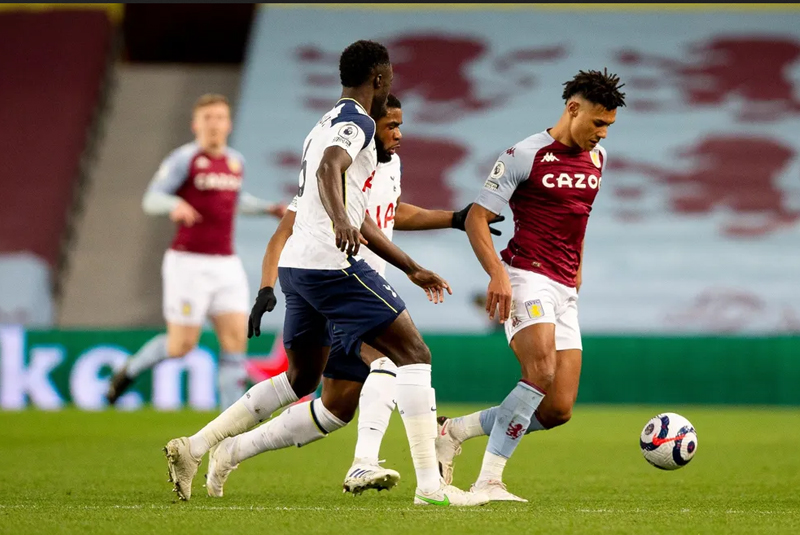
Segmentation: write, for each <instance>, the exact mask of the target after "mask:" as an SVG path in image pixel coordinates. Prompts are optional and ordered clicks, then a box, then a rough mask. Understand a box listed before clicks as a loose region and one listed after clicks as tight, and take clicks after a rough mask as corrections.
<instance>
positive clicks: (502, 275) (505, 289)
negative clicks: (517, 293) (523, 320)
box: [486, 271, 511, 323]
mask: <svg viewBox="0 0 800 535" xmlns="http://www.w3.org/2000/svg"><path fill="white" fill-rule="evenodd" d="M486 312H488V313H489V319H491V320H493V319H494V315H495V312H497V319H498V320H499V321H500V323H505V322H506V320H507V319H508V318H509V316H511V281H509V280H508V274H507V273H506V272H505V271H502V272H499V273H498V274H497V275H496V276H494V277H492V280H490V281H489V289H488V290H486Z"/></svg>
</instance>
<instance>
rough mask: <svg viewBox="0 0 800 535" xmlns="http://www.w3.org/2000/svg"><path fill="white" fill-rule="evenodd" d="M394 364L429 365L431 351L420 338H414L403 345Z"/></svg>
mask: <svg viewBox="0 0 800 535" xmlns="http://www.w3.org/2000/svg"><path fill="white" fill-rule="evenodd" d="M394 363H395V364H397V365H398V366H407V365H409V364H430V363H431V350H430V349H429V348H428V346H427V344H426V343H425V342H424V341H423V340H422V337H421V336H416V337H414V338H412V339H411V340H409V341H408V343H407V344H404V347H402V348H401V350H400V351H398V354H397V355H396V358H395V359H394Z"/></svg>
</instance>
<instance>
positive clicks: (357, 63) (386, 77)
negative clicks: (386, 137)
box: [339, 40, 392, 118]
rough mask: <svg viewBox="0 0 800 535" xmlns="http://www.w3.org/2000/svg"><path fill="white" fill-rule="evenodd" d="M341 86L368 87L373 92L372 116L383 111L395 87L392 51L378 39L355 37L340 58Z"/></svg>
mask: <svg viewBox="0 0 800 535" xmlns="http://www.w3.org/2000/svg"><path fill="white" fill-rule="evenodd" d="M339 78H340V79H341V81H342V87H344V88H349V89H367V90H368V91H369V92H371V94H372V109H371V110H370V115H372V117H373V118H377V117H380V116H381V115H383V111H384V108H385V106H386V97H388V96H389V91H390V90H391V89H392V64H391V62H390V61H389V51H388V50H386V47H385V46H383V45H382V44H380V43H376V42H375V41H364V40H361V41H356V42H355V43H353V44H351V45H350V46H348V47H347V48H345V49H344V52H342V55H341V57H340V58H339Z"/></svg>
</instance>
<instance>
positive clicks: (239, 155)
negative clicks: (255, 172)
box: [225, 147, 246, 165]
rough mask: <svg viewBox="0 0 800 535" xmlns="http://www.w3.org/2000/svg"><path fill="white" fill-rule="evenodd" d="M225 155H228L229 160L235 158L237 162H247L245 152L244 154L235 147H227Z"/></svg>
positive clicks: (242, 163)
mask: <svg viewBox="0 0 800 535" xmlns="http://www.w3.org/2000/svg"><path fill="white" fill-rule="evenodd" d="M225 156H227V158H228V160H229V161H231V160H233V161H235V162H238V163H240V164H241V165H244V164H245V163H246V160H245V157H244V154H242V153H241V152H239V151H238V150H236V149H234V148H231V147H226V149H225Z"/></svg>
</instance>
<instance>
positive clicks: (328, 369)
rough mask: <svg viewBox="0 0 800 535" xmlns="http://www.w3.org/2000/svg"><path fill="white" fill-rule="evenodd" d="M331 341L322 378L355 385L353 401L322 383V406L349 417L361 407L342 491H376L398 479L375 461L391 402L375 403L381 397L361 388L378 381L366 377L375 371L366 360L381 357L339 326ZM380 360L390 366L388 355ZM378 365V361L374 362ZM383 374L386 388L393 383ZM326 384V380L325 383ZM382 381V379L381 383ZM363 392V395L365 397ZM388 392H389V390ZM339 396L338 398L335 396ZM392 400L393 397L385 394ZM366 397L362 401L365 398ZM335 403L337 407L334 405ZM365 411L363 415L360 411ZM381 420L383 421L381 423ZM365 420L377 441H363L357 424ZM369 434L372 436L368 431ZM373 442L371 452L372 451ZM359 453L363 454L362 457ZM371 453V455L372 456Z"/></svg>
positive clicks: (387, 487)
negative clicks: (356, 433) (355, 437)
mask: <svg viewBox="0 0 800 535" xmlns="http://www.w3.org/2000/svg"><path fill="white" fill-rule="evenodd" d="M332 331H333V332H332V338H333V343H332V346H331V353H330V356H329V357H328V363H327V364H326V366H325V372H324V373H323V375H324V376H325V378H326V380H337V382H338V383H343V384H348V385H357V395H356V399H355V401H356V403H353V398H352V397H351V396H349V395H347V396H340V395H339V394H337V393H336V392H333V391H330V390H327V389H326V387H325V386H323V390H322V396H323V401H324V404H325V406H326V407H328V406H329V407H330V408H331V411H332V412H334V413H335V414H337V416H339V417H340V418H341V419H343V420H345V421H350V420H351V419H352V418H353V416H354V414H355V410H356V408H357V407H358V408H359V410H360V411H361V413H360V415H359V441H360V447H359V445H357V446H356V455H355V457H354V458H353V463H352V465H351V466H350V469H349V470H348V471H347V473H346V474H345V478H344V483H343V484H342V487H343V488H344V491H345V492H352V493H353V494H360V493H361V492H364V491H365V490H367V489H376V490H378V491H380V490H383V489H387V490H388V489H391V488H392V487H394V486H395V485H396V484H397V483H398V481H400V474H399V473H398V472H397V471H395V470H390V469H388V468H383V467H381V466H380V464H379V462H378V449H379V448H380V439H381V438H382V437H383V433H384V432H385V431H386V427H387V426H388V424H389V418H390V416H391V411H392V410H393V408H394V402H393V401H391V405H389V406H388V407H387V406H386V404H385V403H384V405H383V406H378V407H376V406H375V405H376V404H377V403H380V402H381V400H380V399H379V398H377V397H375V396H373V395H372V394H374V392H371V391H366V390H365V389H367V388H370V389H374V388H376V387H378V386H380V385H376V384H375V382H374V381H371V380H370V376H372V375H377V374H371V373H370V367H369V366H368V365H367V363H373V361H378V360H380V359H381V357H383V355H381V354H380V353H379V352H378V351H377V350H375V349H374V348H371V347H369V346H367V345H366V344H364V343H362V342H361V340H358V339H355V340H353V339H349V338H347V337H346V336H344V335H343V333H342V331H341V330H337V329H332ZM383 361H384V362H388V366H386V369H387V370H389V369H391V368H394V364H392V363H391V362H390V361H389V360H388V359H386V358H385V357H383ZM377 366H380V363H378V364H377ZM382 375H383V377H386V378H387V379H389V385H388V386H389V388H390V389H391V388H392V387H393V386H394V377H393V376H390V375H386V374H382ZM325 384H326V385H327V384H328V383H325ZM381 384H383V383H381ZM365 392H366V396H367V397H366V398H365ZM389 394H390V395H391V392H389ZM340 397H341V399H339V398H340ZM389 399H390V400H393V399H394V398H393V397H391V398H389ZM365 400H366V401H365ZM337 407H341V408H340V409H337ZM365 411H366V412H367V414H366V415H365V414H364V412H365ZM384 421H385V423H384ZM365 423H366V424H369V426H370V431H372V432H379V433H380V436H379V437H378V439H377V445H375V444H373V443H370V444H364V442H365V441H367V442H369V440H367V439H366V438H365V437H364V435H363V433H362V432H361V427H362V425H364V424H365ZM369 438H375V437H374V436H372V435H370V437H369ZM372 446H374V452H373V451H372ZM359 454H362V455H365V456H364V457H363V458H362V457H359ZM373 457H374V458H373Z"/></svg>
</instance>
